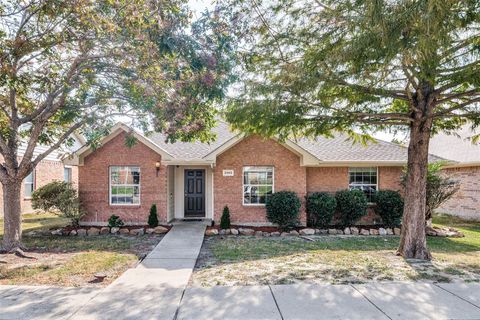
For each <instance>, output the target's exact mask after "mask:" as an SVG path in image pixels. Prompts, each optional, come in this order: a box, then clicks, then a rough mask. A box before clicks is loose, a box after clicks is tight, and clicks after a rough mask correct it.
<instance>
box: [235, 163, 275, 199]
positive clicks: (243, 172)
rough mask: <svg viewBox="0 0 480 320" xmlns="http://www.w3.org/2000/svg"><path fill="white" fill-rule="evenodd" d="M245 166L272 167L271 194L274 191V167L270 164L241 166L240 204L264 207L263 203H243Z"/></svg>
mask: <svg viewBox="0 0 480 320" xmlns="http://www.w3.org/2000/svg"><path fill="white" fill-rule="evenodd" d="M247 167H271V168H272V194H273V193H274V192H275V167H274V166H272V165H250V166H243V167H242V205H243V206H244V207H265V205H266V204H265V203H245V197H244V192H245V178H244V177H245V168H247Z"/></svg>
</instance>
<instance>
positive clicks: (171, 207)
mask: <svg viewBox="0 0 480 320" xmlns="http://www.w3.org/2000/svg"><path fill="white" fill-rule="evenodd" d="M214 132H215V133H216V135H217V139H216V141H215V142H213V143H210V144H206V143H199V142H193V143H184V142H177V143H174V144H170V143H166V142H165V136H164V135H162V134H158V133H157V134H153V135H150V136H148V137H146V136H144V135H142V134H140V133H138V132H136V131H133V130H132V129H130V128H129V127H127V126H126V125H124V124H117V125H116V126H115V127H114V128H113V129H112V131H111V133H110V134H109V135H108V136H107V137H105V138H104V140H103V141H102V143H101V147H99V148H97V149H95V150H93V149H92V148H90V147H89V146H85V147H83V148H81V149H80V150H78V151H77V152H76V153H75V154H74V155H73V156H72V157H71V158H70V159H69V160H68V163H70V164H72V165H77V166H78V168H79V169H78V174H79V178H78V179H79V182H78V188H79V195H80V199H81V201H82V203H83V205H84V207H85V209H86V211H87V212H88V214H87V215H86V217H85V218H84V219H83V223H84V224H85V225H103V224H106V223H107V220H108V218H109V217H110V216H111V215H112V214H115V215H118V216H120V217H121V218H122V220H124V221H125V222H126V223H128V224H145V223H146V221H147V216H148V213H149V209H150V207H151V205H152V204H156V205H157V208H158V217H159V220H160V221H162V222H169V221H172V220H174V219H199V218H201V219H208V220H210V219H211V220H214V221H216V222H218V221H219V220H220V216H221V213H222V210H223V208H224V206H226V205H227V206H228V207H229V208H230V214H231V219H232V223H235V224H245V225H247V224H248V225H264V224H267V220H266V217H265V199H266V198H267V197H268V196H269V195H270V194H272V193H273V192H275V191H280V190H290V191H294V192H295V193H297V195H298V196H299V197H300V199H301V200H302V201H303V202H304V200H305V196H306V195H307V194H308V193H311V192H317V191H325V192H331V193H334V192H336V191H338V190H342V189H348V188H360V189H362V190H364V191H365V193H366V194H367V196H368V197H371V196H372V195H373V193H374V191H375V190H378V189H391V190H400V189H401V187H400V183H399V180H400V175H401V172H402V168H403V166H404V165H405V164H406V159H407V149H406V148H404V147H402V146H400V145H397V144H393V143H388V142H384V141H377V143H370V144H369V145H368V146H367V147H364V146H362V145H359V144H352V142H350V141H346V137H345V136H343V135H341V134H337V135H336V136H335V137H334V138H324V137H319V138H317V139H315V140H307V139H300V140H298V141H293V140H286V141H284V142H280V141H276V140H275V139H267V140H265V139H262V138H260V137H258V136H244V135H242V134H236V133H233V132H231V131H230V130H229V127H228V125H227V124H226V123H224V122H221V121H220V122H219V124H218V126H217V127H216V128H214ZM127 134H133V135H134V136H135V137H136V139H137V143H136V144H135V145H134V146H133V147H130V148H129V147H127V146H126V145H125V137H126V135H127ZM303 207H304V206H303ZM301 222H302V223H304V224H305V223H306V213H305V210H304V208H302V213H301ZM379 222H381V221H380V219H379V218H378V217H376V216H375V215H374V214H373V210H370V213H369V215H368V216H367V217H364V219H363V221H361V223H368V224H372V223H379Z"/></svg>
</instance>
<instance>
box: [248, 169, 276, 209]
mask: <svg viewBox="0 0 480 320" xmlns="http://www.w3.org/2000/svg"><path fill="white" fill-rule="evenodd" d="M272 193H273V167H244V168H243V204H244V205H264V204H265V203H266V200H267V198H268V197H269V196H270V195H271V194H272Z"/></svg>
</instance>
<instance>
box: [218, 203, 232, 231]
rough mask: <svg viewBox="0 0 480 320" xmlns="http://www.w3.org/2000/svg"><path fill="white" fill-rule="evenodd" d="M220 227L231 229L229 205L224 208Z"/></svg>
mask: <svg viewBox="0 0 480 320" xmlns="http://www.w3.org/2000/svg"><path fill="white" fill-rule="evenodd" d="M220 228H221V229H230V209H228V206H225V207H224V208H223V212H222V217H221V218H220Z"/></svg>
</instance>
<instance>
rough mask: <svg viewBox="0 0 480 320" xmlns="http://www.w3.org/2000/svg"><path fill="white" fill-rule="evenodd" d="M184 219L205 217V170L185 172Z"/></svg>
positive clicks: (187, 170) (188, 170)
mask: <svg viewBox="0 0 480 320" xmlns="http://www.w3.org/2000/svg"><path fill="white" fill-rule="evenodd" d="M185 217H205V170H201V169H186V170H185Z"/></svg>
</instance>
